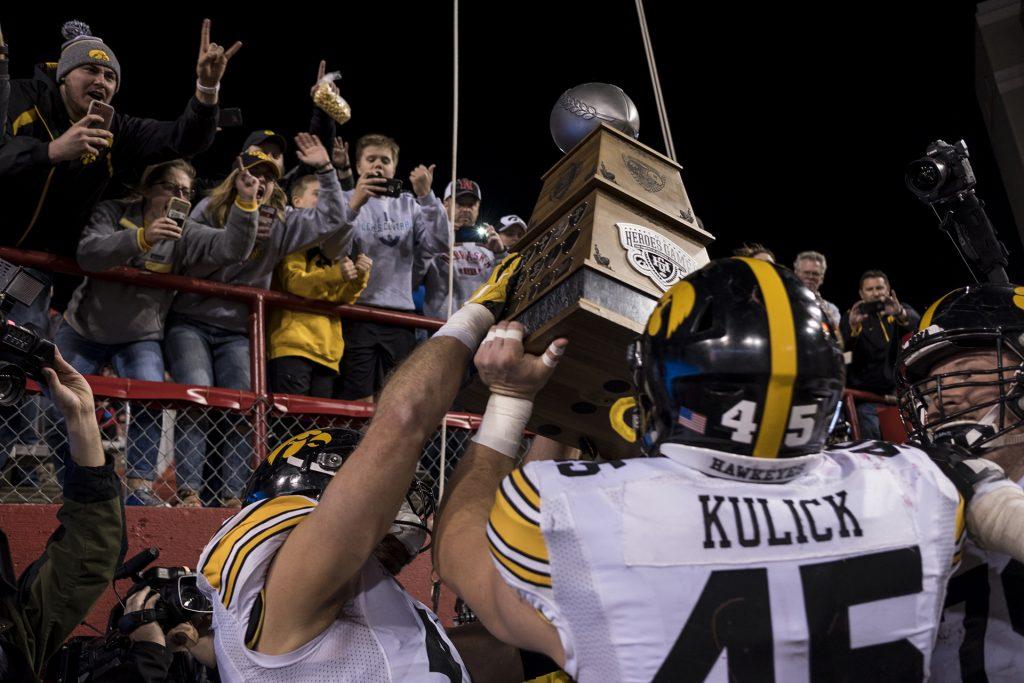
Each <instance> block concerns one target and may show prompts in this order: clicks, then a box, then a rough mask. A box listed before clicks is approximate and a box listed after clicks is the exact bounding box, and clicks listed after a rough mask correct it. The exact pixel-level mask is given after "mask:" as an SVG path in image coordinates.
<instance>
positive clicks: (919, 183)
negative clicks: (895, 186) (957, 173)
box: [907, 159, 946, 193]
mask: <svg viewBox="0 0 1024 683" xmlns="http://www.w3.org/2000/svg"><path fill="white" fill-rule="evenodd" d="M945 176H946V167H945V164H940V163H937V162H935V161H932V160H931V159H918V160H917V161H914V162H911V164H910V165H909V166H907V183H909V184H910V188H911V189H912V190H914V191H916V192H922V193H928V192H934V191H935V190H937V189H938V188H939V186H940V185H942V182H943V181H944V180H945Z"/></svg>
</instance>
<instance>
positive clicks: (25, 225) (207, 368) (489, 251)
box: [0, 21, 917, 506]
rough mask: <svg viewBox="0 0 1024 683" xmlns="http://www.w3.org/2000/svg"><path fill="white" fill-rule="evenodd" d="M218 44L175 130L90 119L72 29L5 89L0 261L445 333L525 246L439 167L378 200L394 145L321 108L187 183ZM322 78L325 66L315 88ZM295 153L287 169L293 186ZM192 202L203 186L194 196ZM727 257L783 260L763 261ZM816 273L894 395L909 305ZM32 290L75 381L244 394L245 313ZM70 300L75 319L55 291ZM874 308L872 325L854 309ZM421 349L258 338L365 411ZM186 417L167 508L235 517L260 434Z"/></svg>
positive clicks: (146, 457) (180, 300) (833, 309)
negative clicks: (388, 318)
mask: <svg viewBox="0 0 1024 683" xmlns="http://www.w3.org/2000/svg"><path fill="white" fill-rule="evenodd" d="M210 31H211V28H210V23H209V22H208V21H207V22H204V24H203V28H202V35H201V47H200V54H199V58H198V61H197V64H196V75H197V80H196V90H195V93H194V94H193V96H192V98H191V99H190V100H189V101H188V102H187V104H186V106H185V109H184V111H183V113H182V114H181V116H179V117H178V119H176V120H174V121H155V120H151V119H144V118H137V117H134V116H130V115H127V114H124V113H121V112H120V111H114V112H110V113H108V114H106V115H105V114H104V109H103V106H102V105H109V103H110V102H111V100H112V99H113V98H114V96H115V94H116V93H117V92H118V91H119V89H120V88H121V86H122V82H121V67H120V63H119V62H118V60H117V57H116V53H115V52H114V50H113V49H112V48H111V47H110V46H108V45H107V44H105V43H104V42H103V41H102V40H101V39H99V38H97V37H94V36H91V35H89V33H88V32H87V31H86V30H85V28H84V27H80V28H78V29H74V30H72V31H71V33H70V34H69V35H70V37H69V39H68V41H67V42H66V43H64V45H63V46H62V48H61V51H60V58H59V60H58V61H57V62H56V63H55V64H43V65H40V66H39V67H37V69H36V72H35V74H34V76H33V77H32V78H31V79H24V80H21V79H16V80H14V81H12V83H11V85H12V88H11V97H10V102H9V106H8V117H7V122H6V126H5V128H4V137H3V140H2V142H0V179H2V181H3V182H2V183H0V199H2V200H3V201H4V203H5V206H7V207H8V210H7V213H6V221H5V225H6V227H7V229H6V230H5V232H4V234H5V235H6V237H4V238H2V239H3V244H4V245H5V246H12V247H17V248H21V249H33V250H40V251H49V252H52V253H57V254H60V255H66V256H73V257H74V258H75V259H76V260H77V262H78V264H79V265H80V266H81V267H82V269H84V270H86V271H91V272H95V271H102V270H106V269H109V268H113V267H116V266H129V267H133V268H138V269H142V270H146V271H150V272H154V273H173V274H178V275H186V276H190V277H194V278H202V279H207V280H210V281H214V282H220V283H226V284H231V285H248V286H252V287H258V288H263V289H269V288H273V289H277V290H279V291H283V292H287V293H290V294H295V295H298V296H301V297H306V298H309V299H316V300H321V301H327V302H332V303H343V304H351V303H359V304H361V305H364V306H372V307H377V308H381V309H387V310H391V311H401V312H413V311H415V312H418V313H423V314H425V315H427V316H429V317H433V318H439V319H442V320H443V319H446V318H447V317H448V315H449V314H450V312H452V311H455V310H458V308H459V307H460V306H461V305H462V304H463V303H464V302H465V301H466V299H467V298H468V297H469V295H470V294H471V293H472V292H473V291H474V290H475V289H476V288H477V287H478V286H480V285H481V284H482V283H483V282H484V281H485V280H486V278H487V277H488V275H489V274H490V273H491V271H492V270H493V269H494V266H495V265H496V264H497V263H498V262H499V261H501V259H502V258H504V256H505V255H506V254H507V253H508V252H509V250H510V248H511V247H512V245H514V244H515V242H516V241H517V240H519V239H520V238H522V237H523V235H524V234H525V233H526V231H527V225H526V222H525V221H524V220H523V219H522V218H520V217H519V216H516V215H507V216H503V217H501V219H500V220H499V221H497V222H496V224H495V225H491V224H489V223H486V222H483V221H481V219H480V213H481V205H482V201H483V192H482V190H481V187H480V186H479V184H477V183H476V182H474V181H473V180H470V179H468V178H460V179H459V180H458V181H456V182H455V183H454V186H453V184H451V183H449V184H448V186H447V187H446V188H445V190H444V192H443V196H442V198H440V199H439V198H438V197H437V196H436V195H435V194H434V190H433V187H434V177H433V175H434V167H433V166H429V167H427V166H423V165H421V166H418V167H416V168H415V169H413V170H412V172H411V173H410V174H409V177H408V184H407V186H406V188H407V189H406V191H404V192H397V193H391V192H388V190H387V186H388V182H389V181H390V180H391V179H392V178H394V177H395V175H396V172H397V166H398V160H399V145H398V142H397V141H395V140H394V139H392V138H391V137H388V136H386V135H381V134H370V135H365V136H363V137H361V138H360V139H359V140H357V141H356V143H355V145H354V153H353V154H352V155H350V154H349V145H348V143H347V142H345V141H344V140H342V139H341V138H340V137H339V136H338V135H337V130H336V126H337V124H336V123H335V120H334V119H333V118H331V116H329V115H328V114H327V113H326V112H325V111H324V110H323V109H321V108H320V107H318V106H315V105H314V106H312V115H311V119H310V124H309V130H308V132H301V133H298V134H297V135H295V136H294V143H293V145H291V144H289V140H288V139H286V137H285V136H284V135H282V134H280V133H277V132H275V131H273V130H267V129H263V130H257V131H253V132H252V133H251V134H250V135H249V136H248V137H247V138H246V140H245V142H244V143H243V145H242V146H241V148H240V149H239V153H238V156H237V158H236V160H235V162H234V164H233V165H232V166H231V167H230V168H226V169H223V171H224V176H223V178H222V179H220V180H217V179H210V178H206V179H200V178H197V174H196V171H195V169H194V168H193V166H192V165H191V163H190V160H191V159H193V158H195V157H197V156H199V155H201V154H202V153H203V152H205V151H206V150H208V149H209V148H210V147H211V146H212V145H214V144H216V141H217V138H218V136H217V131H218V130H219V129H218V127H217V124H218V91H219V87H220V81H221V79H222V77H223V76H224V74H225V72H226V71H227V69H228V68H229V62H230V59H231V57H232V56H233V55H234V54H235V52H237V50H238V49H240V47H241V45H240V43H236V44H234V45H232V46H231V47H230V48H225V47H223V46H221V45H218V44H217V43H215V42H212V40H211V37H210ZM324 71H325V64H324V63H322V62H321V64H320V69H319V73H318V75H317V84H319V83H321V82H322V81H323V76H324ZM315 87H316V84H315V85H314V88H315ZM329 87H330V88H332V89H334V91H335V92H336V90H337V89H336V86H334V85H333V83H331V84H330V86H329ZM292 150H294V156H295V158H296V160H297V163H296V164H295V165H294V166H293V167H292V168H290V169H286V168H285V160H286V158H288V156H289V152H291V151H292ZM200 187H207V188H208V189H207V190H206V191H205V192H202V193H200V191H199V188H200ZM125 188H130V189H128V190H126V189H125ZM186 213H187V216H186V215H185V214H186ZM449 215H453V216H454V226H449V223H448V216H449ZM449 246H451V248H452V250H451V254H450V253H449ZM737 253H738V254H740V255H748V256H753V257H756V258H762V259H766V260H770V261H774V255H773V254H772V252H771V251H770V250H769V249H768V248H766V247H764V246H763V245H760V244H751V245H745V246H744V247H743V248H742V249H740V250H739V251H738V252H737ZM451 259H454V268H453V267H452V264H451V263H449V261H450V260H451ZM825 269H826V259H825V256H824V255H823V254H820V253H818V252H814V251H805V252H802V253H800V254H798V255H797V256H796V259H795V261H794V270H795V272H796V273H797V275H798V276H799V277H800V278H801V280H802V281H803V282H804V283H805V284H806V285H807V286H808V287H809V288H810V289H811V291H812V292H814V293H815V295H816V296H817V298H818V300H819V303H820V304H821V306H822V308H823V310H824V311H825V312H826V314H827V317H828V320H829V322H830V323H831V326H832V328H833V329H834V333H835V334H836V335H837V337H839V338H840V339H841V341H842V342H843V343H845V345H846V348H847V350H848V352H849V353H850V358H849V362H850V386H851V387H853V388H857V389H863V390H866V391H869V392H871V393H873V394H878V395H881V396H883V397H890V396H891V395H892V393H893V374H892V367H893V363H894V358H895V353H896V350H897V348H898V341H899V339H900V338H901V337H902V336H903V334H904V333H905V332H906V331H908V330H909V329H911V328H912V326H913V325H914V324H915V322H916V320H917V315H916V313H914V311H913V309H911V308H909V307H904V306H903V305H901V304H900V303H899V301H898V300H897V299H896V298H895V295H894V294H893V293H892V292H891V291H890V288H889V283H888V279H887V278H886V276H885V275H884V274H882V273H880V272H877V271H869V272H868V273H865V275H864V277H863V278H862V281H861V285H862V286H861V301H859V302H857V303H856V304H854V305H853V306H852V307H851V308H850V309H849V310H848V312H847V313H846V314H845V315H841V314H840V312H839V308H838V307H837V306H836V305H835V304H833V303H831V302H829V301H826V300H825V299H824V298H823V297H822V295H821V294H820V293H819V290H820V287H821V286H822V284H823V283H824V278H825ZM450 270H453V272H450ZM36 274H37V275H39V276H40V277H42V278H44V279H46V280H47V281H50V282H52V283H53V287H51V288H50V290H48V291H47V293H46V294H45V295H44V296H40V297H39V299H38V300H37V301H36V303H35V305H33V306H32V307H24V306H21V305H20V304H19V305H17V306H16V307H15V310H14V311H13V312H12V315H11V319H12V320H13V321H15V322H18V323H21V324H29V325H33V326H35V328H36V329H38V330H41V331H44V332H45V333H46V335H47V336H49V337H51V338H53V340H54V341H55V343H56V345H57V347H58V348H59V349H60V351H61V352H62V353H63V355H64V357H65V358H66V359H67V360H68V362H69V363H71V365H72V366H73V367H75V368H76V369H77V370H78V371H80V372H83V373H86V374H99V373H101V372H104V371H110V370H112V371H113V373H114V374H116V375H117V376H119V377H123V378H129V379H138V380H148V381H157V382H160V381H164V380H171V381H174V382H177V383H180V384H188V385H199V386H211V387H222V388H226V389H238V390H243V391H247V390H249V389H250V388H251V386H252V377H251V376H250V357H249V354H250V348H251V340H250V339H249V328H248V316H249V310H248V306H247V304H245V303H243V302H240V301H231V300H227V299H222V298H218V297H215V296H209V295H201V294H195V293H177V292H175V291H173V290H169V289H158V288H149V287H144V286H140V285H130V284H125V283H121V282H112V281H106V280H99V279H94V278H85V279H84V280H82V281H80V282H69V280H68V279H67V278H65V277H63V276H60V275H58V274H55V273H48V272H39V271H37V272H36ZM72 286H74V289H73V292H71V294H70V299H69V301H68V303H67V304H66V306H65V305H63V304H62V300H63V299H66V298H67V297H65V296H61V292H62V291H63V290H70V289H71V287H72ZM53 292H57V296H56V297H54V298H53V300H52V301H51V295H52V293H53ZM873 301H879V302H882V304H883V307H882V309H881V310H875V309H874V308H872V309H871V310H870V312H868V313H867V314H865V313H864V312H862V306H863V305H865V304H868V303H870V302H873ZM449 306H450V308H449ZM53 307H56V308H57V309H63V310H59V312H55V311H53V310H52V308H53ZM425 337H426V333H425V332H423V331H422V330H420V331H416V330H414V329H413V328H410V327H403V326H395V325H389V324H384V323H378V322H373V321H365V320H348V321H346V322H345V324H344V325H342V321H341V319H340V318H339V317H337V316H333V315H327V314H317V313H307V312H300V311H293V310H287V309H276V310H274V311H273V312H272V314H271V316H270V319H269V326H268V341H269V343H268V351H269V352H268V360H269V366H268V376H267V385H268V386H269V388H270V390H271V391H273V392H276V393H289V394H299V395H307V396H313V397H318V398H334V399H343V400H350V401H353V400H354V401H373V399H374V395H375V394H376V393H377V392H379V390H380V388H381V386H382V384H383V381H384V378H385V377H386V376H387V375H388V373H389V372H391V371H392V370H393V369H394V368H395V366H396V365H397V364H398V363H399V362H401V361H402V360H403V359H404V358H405V357H407V356H408V355H409V354H410V352H411V351H412V349H413V348H414V347H415V345H416V344H417V343H418V341H422V339H423V338H425ZM35 410H36V406H35V405H34V404H32V403H27V404H25V405H23V406H20V407H18V408H16V409H13V410H12V409H6V410H4V411H3V412H4V418H5V419H4V423H5V424H4V429H3V430H0V431H2V432H3V433H2V434H0V439H2V440H3V443H2V444H0V451H2V452H0V462H2V461H3V460H4V459H6V458H7V456H8V455H9V453H10V449H11V447H12V446H13V445H14V444H15V443H18V440H19V439H18V437H17V436H16V435H17V434H18V433H19V432H21V433H25V432H27V431H30V430H26V429H24V428H23V427H24V425H25V424H26V423H28V422H31V421H32V420H33V419H35V417H36V413H35V412H34V411H35ZM46 412H47V417H48V418H49V423H48V424H49V426H48V427H47V434H48V435H49V436H48V437H47V439H46V440H47V442H49V443H51V444H52V450H53V451H55V453H56V455H57V461H58V462H60V463H64V462H66V461H67V440H66V438H65V436H64V428H63V425H62V423H61V420H60V417H59V415H57V414H56V413H55V412H54V411H53V409H52V407H51V408H50V409H48V410H47V411H46ZM181 412H182V416H181V417H180V418H179V419H178V420H177V424H176V428H175V430H174V439H173V449H174V461H175V475H176V479H177V487H178V491H177V496H176V499H177V501H178V503H179V504H182V505H187V506H193V505H199V504H201V503H202V502H203V500H204V499H203V498H201V497H200V492H201V490H202V489H203V486H204V482H210V481H215V482H216V485H215V487H214V488H215V490H214V491H212V494H213V495H212V496H210V497H209V500H212V501H217V502H220V503H222V504H225V505H229V506H230V505H237V504H238V502H239V500H238V496H239V493H240V491H241V488H242V486H243V484H244V481H245V479H246V477H247V476H248V474H249V472H250V471H251V466H252V447H251V441H252V434H251V432H250V429H251V428H250V427H249V426H248V424H247V423H246V421H245V420H243V419H242V418H241V417H239V416H237V415H236V416H229V417H228V418H226V419H225V420H224V422H226V424H220V425H218V426H217V428H216V429H214V428H213V425H212V424H211V423H210V417H209V415H206V414H203V413H201V412H197V413H192V412H188V411H181ZM859 416H860V421H861V429H862V433H864V434H865V435H869V436H878V434H879V431H878V418H877V413H876V406H875V404H873V403H870V402H863V403H862V404H861V405H860V407H859ZM186 417H187V419H182V418H186ZM163 422H164V419H163V417H162V416H161V414H160V413H159V412H152V411H149V412H147V411H139V412H138V413H137V414H136V415H134V416H133V419H132V420H130V422H129V423H128V427H127V434H126V439H125V441H126V444H127V448H126V453H125V460H126V462H125V467H126V479H127V484H128V494H127V502H128V503H129V504H134V505H163V504H165V503H164V501H163V500H162V499H161V498H160V497H159V496H158V495H156V494H155V493H154V491H153V481H154V479H155V478H156V477H157V463H158V459H159V457H158V455H159V454H158V451H159V448H160V444H161V435H162V430H164V425H163ZM19 426H21V427H22V428H21V429H19ZM121 431H122V432H123V431H124V429H122V430H121ZM208 450H209V451H210V453H214V454H216V456H217V457H216V458H209V457H208Z"/></svg>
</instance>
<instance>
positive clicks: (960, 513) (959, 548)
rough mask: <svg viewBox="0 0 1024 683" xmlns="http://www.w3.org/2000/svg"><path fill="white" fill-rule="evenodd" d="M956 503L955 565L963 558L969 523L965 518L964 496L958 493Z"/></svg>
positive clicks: (954, 525)
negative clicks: (965, 536) (965, 535)
mask: <svg viewBox="0 0 1024 683" xmlns="http://www.w3.org/2000/svg"><path fill="white" fill-rule="evenodd" d="M957 499H958V500H957V504H956V519H955V521H954V522H953V536H954V537H955V538H956V546H955V547H956V552H955V553H954V554H953V566H954V567H955V566H957V565H958V564H960V560H961V559H963V554H964V546H963V543H964V534H965V533H966V532H967V524H966V520H965V515H964V510H965V508H966V506H965V504H964V497H963V496H961V495H957Z"/></svg>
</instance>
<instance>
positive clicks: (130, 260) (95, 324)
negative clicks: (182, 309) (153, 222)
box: [64, 200, 258, 344]
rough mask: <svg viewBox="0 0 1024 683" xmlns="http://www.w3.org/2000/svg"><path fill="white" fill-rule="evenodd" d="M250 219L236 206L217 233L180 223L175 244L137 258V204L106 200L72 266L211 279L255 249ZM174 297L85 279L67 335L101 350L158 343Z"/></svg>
mask: <svg viewBox="0 0 1024 683" xmlns="http://www.w3.org/2000/svg"><path fill="white" fill-rule="evenodd" d="M257 217H258V214H257V212H256V211H243V210H242V209H241V208H239V207H238V205H237V204H236V205H235V206H232V207H231V211H229V212H228V220H227V224H226V225H225V227H224V229H220V228H211V227H209V226H207V225H203V224H201V223H199V222H197V221H196V220H194V219H189V220H187V221H185V226H184V228H183V229H182V232H181V237H179V238H178V239H177V240H162V241H160V242H157V243H156V244H155V245H153V247H152V248H151V249H149V250H148V251H147V250H144V249H143V248H142V242H141V241H140V239H139V233H140V231H141V230H142V225H143V215H142V201H133V202H126V201H122V200H113V201H106V202H101V203H100V204H97V205H96V208H95V209H94V210H93V212H92V216H91V217H90V218H89V223H88V224H87V225H86V227H85V230H84V231H83V232H82V237H81V241H79V243H78V253H77V257H78V265H80V266H81V267H82V268H83V269H84V270H89V271H94V272H96V271H101V270H107V269H109V268H114V267H115V266H131V267H133V268H140V269H142V270H148V271H151V272H154V273H174V274H180V273H182V272H184V271H185V270H189V269H193V270H195V271H196V272H197V273H198V272H199V271H201V270H202V269H206V270H207V271H212V270H214V269H216V268H217V267H219V266H222V265H225V264H228V263H236V262H238V261H240V260H242V259H244V258H245V257H246V256H247V255H248V254H249V252H250V251H252V247H253V244H254V243H255V242H256V226H257ZM176 293H177V292H176V291H175V290H172V289H151V288H149V287H142V286H139V285H130V284H126V283H123V282H111V281H107V280H94V279H92V278H86V279H85V281H84V282H83V283H82V284H81V285H80V286H79V287H78V289H76V290H75V293H74V294H73V295H72V297H71V302H70V303H69V304H68V308H67V310H66V311H65V312H64V319H65V320H66V321H67V323H68V324H69V325H71V327H72V329H74V330H75V332H77V333H78V334H80V335H82V336H83V337H85V338H86V339H89V340H91V341H94V342H98V343H100V344H127V343H130V342H137V341H149V340H161V339H163V338H164V320H165V319H166V317H167V313H168V311H170V310H171V302H172V301H173V299H174V295H175V294H176Z"/></svg>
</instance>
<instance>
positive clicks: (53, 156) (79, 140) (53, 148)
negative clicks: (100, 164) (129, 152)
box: [47, 114, 114, 164]
mask: <svg viewBox="0 0 1024 683" xmlns="http://www.w3.org/2000/svg"><path fill="white" fill-rule="evenodd" d="M97 123H103V117H102V116H100V115H99V114H88V115H86V116H83V117H82V118H80V119H79V120H78V122H77V123H76V124H75V125H73V126H71V127H70V128H68V129H67V130H66V131H64V134H63V135H61V136H60V137H59V138H57V139H56V140H54V141H53V142H51V143H50V144H49V146H48V147H47V153H48V154H49V155H50V163H51V164H59V163H61V162H62V161H71V160H73V159H80V158H81V157H82V155H83V154H92V155H93V156H99V153H100V151H101V150H103V149H106V148H107V147H110V145H111V144H112V141H113V139H114V134H113V133H111V132H110V131H109V130H102V129H100V128H90V127H89V126H92V125H94V124H97Z"/></svg>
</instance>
